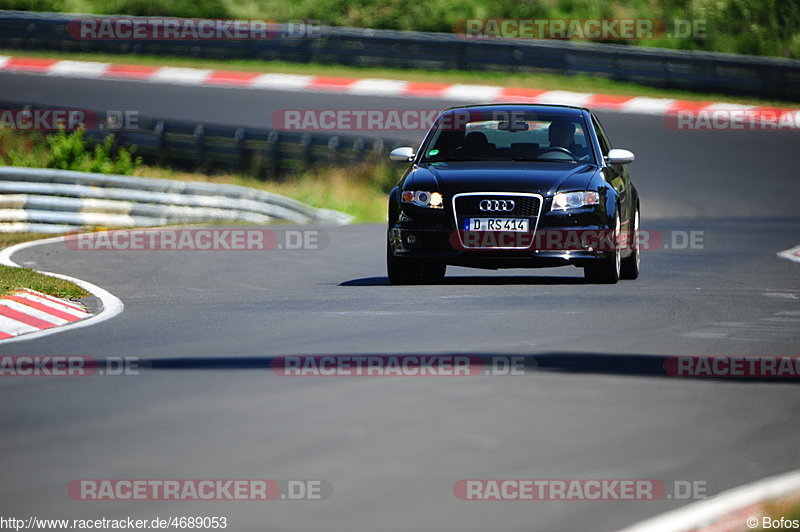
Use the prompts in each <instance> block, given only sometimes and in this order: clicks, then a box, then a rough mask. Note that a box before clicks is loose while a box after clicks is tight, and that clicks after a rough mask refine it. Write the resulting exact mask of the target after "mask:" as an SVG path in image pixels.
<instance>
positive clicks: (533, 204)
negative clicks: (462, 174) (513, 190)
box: [453, 192, 542, 250]
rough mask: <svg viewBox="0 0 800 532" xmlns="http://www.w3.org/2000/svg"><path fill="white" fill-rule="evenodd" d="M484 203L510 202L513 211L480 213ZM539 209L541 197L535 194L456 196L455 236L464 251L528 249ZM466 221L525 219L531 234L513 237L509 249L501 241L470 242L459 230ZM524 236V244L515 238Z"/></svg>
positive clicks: (479, 193)
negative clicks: (512, 205) (512, 203)
mask: <svg viewBox="0 0 800 532" xmlns="http://www.w3.org/2000/svg"><path fill="white" fill-rule="evenodd" d="M483 200H513V201H514V208H513V209H512V210H510V211H482V210H481V209H480V203H481V201H483ZM541 208H542V196H540V195H538V194H527V193H518V194H503V193H486V192H467V193H464V194H457V195H455V196H454V198H453V209H454V213H453V214H454V216H455V223H456V227H457V228H458V229H457V230H456V233H457V234H458V237H459V240H460V241H461V245H462V246H463V249H520V250H521V249H529V248H530V244H531V243H532V240H531V237H532V235H533V233H534V232H535V231H536V226H537V225H538V223H539V211H540V210H541ZM465 218H528V219H529V220H530V222H529V227H530V229H529V230H530V233H513V236H514V240H513V242H514V243H512V244H510V245H509V244H502V243H501V242H502V241H501V240H497V241H495V243H492V239H491V238H489V239H484V238H479V239H478V240H477V241H476V240H474V239H472V238H467V239H466V241H465V238H464V237H465V236H466V235H467V233H466V232H464V231H463V229H462V228H463V227H464V219H465ZM484 234H485V233H484ZM523 235H528V238H527V240H525V238H524V237H523V238H518V237H521V236H523ZM473 236H474V235H473ZM475 242H479V243H475ZM506 242H508V241H506Z"/></svg>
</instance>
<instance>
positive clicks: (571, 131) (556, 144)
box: [547, 120, 575, 151]
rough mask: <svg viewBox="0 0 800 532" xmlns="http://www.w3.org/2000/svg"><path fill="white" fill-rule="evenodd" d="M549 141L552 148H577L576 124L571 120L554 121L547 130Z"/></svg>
mask: <svg viewBox="0 0 800 532" xmlns="http://www.w3.org/2000/svg"><path fill="white" fill-rule="evenodd" d="M547 140H549V141H550V147H551V148H564V149H567V150H570V151H571V150H572V148H573V147H575V122H572V121H570V120H553V121H552V122H551V123H550V127H549V128H547Z"/></svg>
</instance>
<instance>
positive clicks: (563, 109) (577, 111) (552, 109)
mask: <svg viewBox="0 0 800 532" xmlns="http://www.w3.org/2000/svg"><path fill="white" fill-rule="evenodd" d="M470 109H475V110H481V111H485V110H487V109H491V110H496V111H500V112H514V111H533V112H539V113H546V114H555V115H564V116H579V115H581V114H582V113H583V112H584V111H585V112H587V113H591V111H590V110H589V109H587V108H585V107H577V106H574V105H561V104H559V105H555V104H544V103H489V104H478V105H459V106H456V107H449V108H447V109H445V110H444V111H443V112H448V111H455V110H459V111H462V110H470Z"/></svg>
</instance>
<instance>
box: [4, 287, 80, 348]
mask: <svg viewBox="0 0 800 532" xmlns="http://www.w3.org/2000/svg"><path fill="white" fill-rule="evenodd" d="M91 315H92V314H91V313H90V312H88V311H87V310H86V309H85V308H84V307H83V306H79V305H76V304H75V303H73V302H71V301H67V300H64V299H59V298H55V297H52V296H48V295H46V294H43V293H41V292H37V291H35V290H28V289H26V290H20V291H18V292H14V293H11V294H8V295H5V296H2V297H0V340H2V339H5V338H13V337H14V336H20V335H22V334H27V333H32V332H36V331H42V330H44V329H49V328H51V327H59V326H61V325H66V324H67V323H73V322H76V321H80V320H82V319H84V318H88V317H90V316H91Z"/></svg>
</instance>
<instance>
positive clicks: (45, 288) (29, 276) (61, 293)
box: [0, 233, 89, 298]
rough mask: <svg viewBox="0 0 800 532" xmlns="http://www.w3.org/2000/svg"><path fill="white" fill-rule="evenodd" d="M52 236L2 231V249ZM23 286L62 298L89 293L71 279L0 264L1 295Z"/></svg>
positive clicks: (84, 295) (78, 296)
mask: <svg viewBox="0 0 800 532" xmlns="http://www.w3.org/2000/svg"><path fill="white" fill-rule="evenodd" d="M51 236H53V235H48V234H43V233H0V249H2V248H6V247H9V246H13V245H14V244H19V243H20V242H28V241H30V240H39V239H40V238H48V237H51ZM23 288H29V289H31V290H37V291H39V292H43V293H45V294H50V295H51V296H55V297H62V298H81V297H86V296H88V295H89V292H87V291H86V290H84V289H83V288H81V287H80V286H78V285H76V284H73V283H70V282H69V281H64V280H62V279H56V278H55V277H49V276H47V275H42V274H41V273H38V272H35V271H33V270H30V269H28V268H12V267H11V266H2V265H0V295H4V294H8V293H10V292H13V291H15V290H21V289H23Z"/></svg>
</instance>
